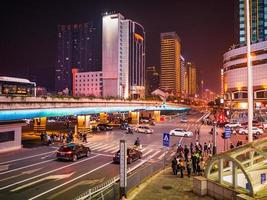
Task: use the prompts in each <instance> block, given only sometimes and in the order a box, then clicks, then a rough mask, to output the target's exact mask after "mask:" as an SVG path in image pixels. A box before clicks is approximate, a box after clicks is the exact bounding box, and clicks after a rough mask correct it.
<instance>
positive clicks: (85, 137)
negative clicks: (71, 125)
mask: <svg viewBox="0 0 267 200" xmlns="http://www.w3.org/2000/svg"><path fill="white" fill-rule="evenodd" d="M83 142H85V143H87V134H86V133H84V134H83Z"/></svg>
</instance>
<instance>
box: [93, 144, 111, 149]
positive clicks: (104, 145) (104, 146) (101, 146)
mask: <svg viewBox="0 0 267 200" xmlns="http://www.w3.org/2000/svg"><path fill="white" fill-rule="evenodd" d="M107 146H109V144H102V145H100V146H98V147H93V148H92V149H94V150H96V149H103V148H106V147H107Z"/></svg>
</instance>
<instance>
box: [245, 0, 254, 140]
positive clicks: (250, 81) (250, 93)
mask: <svg viewBox="0 0 267 200" xmlns="http://www.w3.org/2000/svg"><path fill="white" fill-rule="evenodd" d="M246 22H247V28H246V34H247V65H248V70H247V76H248V86H247V87H248V142H252V141H253V135H252V121H253V77H252V76H253V74H252V63H251V54H250V52H251V46H250V5H249V0H246Z"/></svg>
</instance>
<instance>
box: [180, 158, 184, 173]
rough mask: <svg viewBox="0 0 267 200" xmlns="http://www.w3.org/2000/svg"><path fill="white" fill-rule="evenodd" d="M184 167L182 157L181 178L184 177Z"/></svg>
mask: <svg viewBox="0 0 267 200" xmlns="http://www.w3.org/2000/svg"><path fill="white" fill-rule="evenodd" d="M184 169H185V164H184V160H183V159H180V173H181V178H184Z"/></svg>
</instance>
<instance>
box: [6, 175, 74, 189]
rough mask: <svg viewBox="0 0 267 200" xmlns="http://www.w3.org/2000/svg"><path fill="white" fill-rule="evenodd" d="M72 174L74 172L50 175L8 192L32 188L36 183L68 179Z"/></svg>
mask: <svg viewBox="0 0 267 200" xmlns="http://www.w3.org/2000/svg"><path fill="white" fill-rule="evenodd" d="M72 174H74V172H72V173H69V174H60V175H50V176H48V177H44V178H41V179H39V180H37V181H33V182H30V183H28V184H25V185H22V186H20V187H17V188H15V189H13V190H10V191H11V192H16V191H18V190H21V189H24V188H26V187H30V186H32V185H35V184H36V183H39V182H42V181H45V180H51V179H52V180H53V179H56V180H60V179H65V178H69V177H71V176H72Z"/></svg>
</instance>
